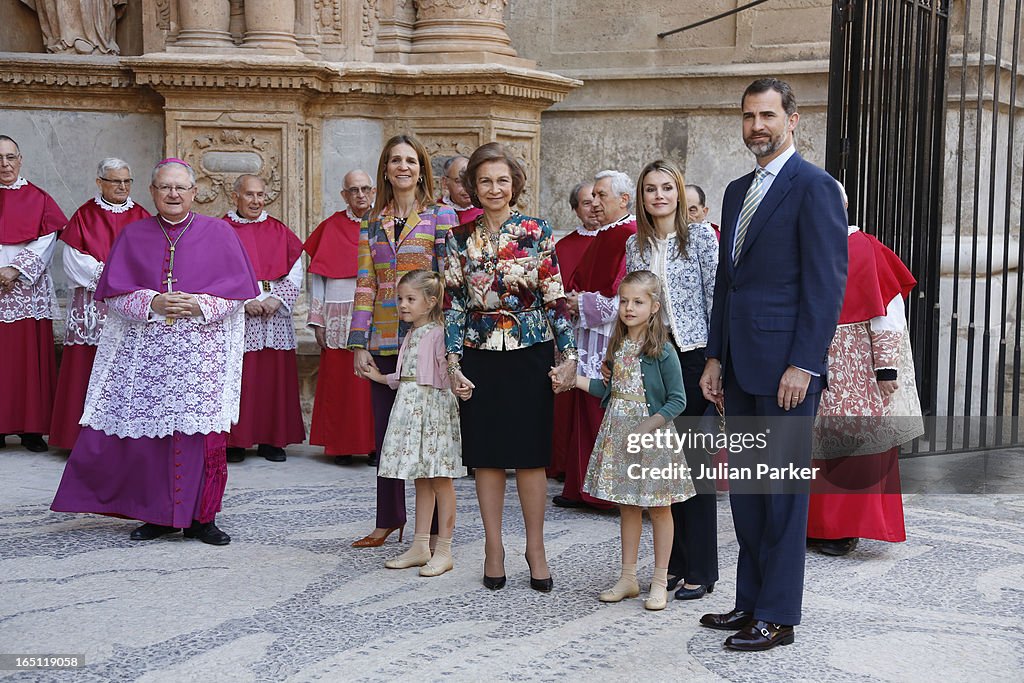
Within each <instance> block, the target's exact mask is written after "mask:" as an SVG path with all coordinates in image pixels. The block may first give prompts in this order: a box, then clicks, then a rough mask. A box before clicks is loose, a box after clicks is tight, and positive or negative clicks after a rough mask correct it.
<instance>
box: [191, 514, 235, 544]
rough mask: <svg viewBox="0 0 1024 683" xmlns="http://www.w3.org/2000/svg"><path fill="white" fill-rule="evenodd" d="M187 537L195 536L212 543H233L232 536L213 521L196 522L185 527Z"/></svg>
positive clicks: (204, 541)
mask: <svg viewBox="0 0 1024 683" xmlns="http://www.w3.org/2000/svg"><path fill="white" fill-rule="evenodd" d="M184 533H185V538H195V539H197V540H200V541H202V542H203V543H208V544H210V545H227V544H228V543H231V537H230V536H228V535H227V534H226V533H224V532H223V531H221V530H220V529H218V528H217V525H216V524H214V523H213V522H196V521H194V520H193V522H192V526H190V527H189V528H187V529H185V531H184Z"/></svg>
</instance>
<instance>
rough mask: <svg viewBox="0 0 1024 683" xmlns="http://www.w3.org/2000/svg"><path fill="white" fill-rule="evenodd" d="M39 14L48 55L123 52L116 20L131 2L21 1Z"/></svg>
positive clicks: (121, 0) (114, 0)
mask: <svg viewBox="0 0 1024 683" xmlns="http://www.w3.org/2000/svg"><path fill="white" fill-rule="evenodd" d="M21 1H22V2H23V3H25V4H26V5H28V6H29V7H31V8H32V9H33V10H34V11H35V12H36V14H38V15H39V28H40V29H41V30H42V32H43V43H44V44H45V45H46V51H47V52H53V53H57V54H65V53H70V54H80V55H91V54H102V55H116V54H120V53H121V48H119V47H118V46H117V41H116V40H115V39H114V33H115V29H116V27H117V20H118V19H120V18H121V16H122V15H123V14H124V12H125V10H126V9H127V6H128V0H21Z"/></svg>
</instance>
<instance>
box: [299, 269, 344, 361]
mask: <svg viewBox="0 0 1024 683" xmlns="http://www.w3.org/2000/svg"><path fill="white" fill-rule="evenodd" d="M355 294H356V279H355V278H354V277H352V278H326V277H324V276H323V275H318V274H316V273H310V274H309V316H308V318H307V322H306V324H307V325H309V326H310V327H322V328H324V334H325V336H326V340H327V348H329V349H344V348H347V347H348V333H349V328H350V327H351V325H352V300H353V299H354V298H355Z"/></svg>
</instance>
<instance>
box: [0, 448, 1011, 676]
mask: <svg viewBox="0 0 1024 683" xmlns="http://www.w3.org/2000/svg"><path fill="white" fill-rule="evenodd" d="M11 441H16V439H13V438H12V439H11ZM289 452H290V457H289V459H288V462H286V463H280V464H274V463H269V462H266V461H264V460H263V459H261V458H256V457H253V455H252V454H250V457H249V459H248V460H247V461H246V462H245V463H242V464H240V465H232V466H231V468H230V472H229V480H228V490H227V493H226V495H225V500H224V512H223V513H221V515H220V516H218V518H217V519H218V524H219V525H220V526H221V527H222V528H224V529H225V530H226V531H228V532H229V533H230V534H231V535H232V538H233V541H232V543H231V545H229V546H227V547H223V548H217V547H212V546H207V545H203V544H202V543H199V542H196V541H189V540H185V539H183V538H182V537H181V535H180V534H179V535H176V536H172V537H167V538H163V539H158V540H155V541H151V542H146V543H133V542H131V541H129V540H128V533H129V531H130V530H131V529H132V528H134V526H135V523H134V522H131V521H127V520H118V519H113V518H107V517H101V516H89V515H69V514H58V513H52V512H50V511H49V509H48V506H49V503H50V500H51V498H52V496H53V492H54V490H55V488H56V486H57V483H58V481H59V479H60V474H61V471H62V469H63V465H64V462H65V459H66V458H65V457H64V456H63V455H60V454H54V453H48V454H42V455H35V454H31V453H28V452H26V451H24V450H22V449H21V448H20V447H15V446H13V445H10V446H8V447H7V448H6V449H5V450H2V451H0V471H2V472H3V473H4V474H3V480H4V482H5V484H4V487H3V491H4V496H3V500H2V501H0V653H33V654H44V653H52V654H56V653H61V654H84V656H85V661H86V662H87V666H86V667H85V668H84V669H80V670H76V671H74V672H54V671H34V672H12V671H0V680H5V681H6V680H12V681H14V680H16V681H63V680H67V681H76V682H78V681H109V680H117V681H127V680H137V681H147V682H148V681H190V680H207V681H217V682H218V683H219V682H227V681H341V680H381V681H384V680H411V679H417V680H438V679H447V680H482V679H490V680H499V681H517V680H579V679H583V678H586V679H589V680H591V681H605V680H607V681H631V680H643V681H661V680H688V681H720V680H735V681H748V680H749V681H755V680H756V681H769V680H770V681H775V680H803V681H826V680H828V681H916V680H921V681H924V680H934V679H935V677H936V676H937V675H941V676H942V677H943V678H946V679H949V680H960V679H964V678H967V677H968V676H970V678H971V679H974V680H986V679H988V680H1014V679H1015V680H1022V679H1024V627H1022V625H1021V624H1022V622H1021V619H1020V615H1021V614H1024V587H1022V584H1024V582H1022V578H1024V496H1020V495H1005V494H1004V495H988V496H976V495H944V496H938V495H917V496H913V497H908V500H907V511H906V514H907V528H908V535H909V541H908V542H907V543H904V544H895V545H892V544H885V543H880V542H872V541H862V542H861V545H860V546H859V548H858V549H857V550H856V551H855V552H854V553H853V554H852V555H850V556H848V557H845V558H829V557H825V556H822V555H818V554H815V553H811V554H809V555H808V562H807V579H806V586H807V591H806V596H805V604H804V624H803V625H801V626H800V627H799V628H798V629H797V640H796V644H795V645H792V646H789V647H781V648H776V649H775V650H773V651H771V652H767V653H752V654H745V653H735V652H729V651H725V650H723V649H722V641H723V640H724V638H725V637H726V636H727V635H728V634H727V633H723V632H718V631H711V630H708V629H705V628H701V627H700V626H698V623H697V619H698V617H699V615H700V614H701V613H703V612H707V611H722V612H724V611H727V610H729V609H731V608H732V606H733V596H734V592H733V584H734V580H735V569H736V552H737V550H736V541H735V538H734V536H733V531H732V522H731V519H730V515H729V506H728V500H727V498H725V497H721V498H720V499H719V546H720V561H721V567H722V577H721V581H720V583H719V584H718V587H717V589H716V590H715V592H714V593H713V594H712V595H709V596H708V597H707V598H705V599H703V600H699V601H695V602H680V601H672V602H671V603H670V605H669V608H668V609H667V610H665V611H664V612H660V613H650V612H645V610H644V609H643V604H642V597H643V596H641V599H634V600H626V601H624V602H622V603H619V604H615V605H603V604H601V603H599V602H598V601H597V593H598V592H599V591H600V590H601V589H603V588H606V587H607V586H609V585H611V583H613V582H614V581H615V579H616V577H617V571H618V553H619V541H618V518H617V517H616V516H615V515H614V514H601V513H592V512H581V511H576V510H562V509H559V508H551V509H549V510H548V517H547V527H546V538H547V548H548V557H549V561H550V564H551V569H552V574H553V576H554V579H555V590H554V592H552V593H550V594H541V593H537V592H535V591H532V590H530V589H529V587H528V580H529V573H528V570H527V567H526V563H525V560H524V559H523V551H524V547H525V540H524V535H523V525H522V518H521V516H520V515H519V511H518V505H517V501H516V499H515V493H514V491H515V488H514V481H513V479H511V478H510V480H509V495H508V497H507V499H506V503H507V509H506V515H505V530H506V536H505V548H506V552H507V560H506V572H507V574H508V585H507V586H506V587H505V588H504V589H503V590H500V591H496V592H491V591H489V590H487V589H485V588H483V586H482V585H481V584H480V575H481V572H482V566H483V528H482V526H481V524H480V517H479V512H478V510H477V507H476V498H475V496H474V493H473V481H472V480H471V479H464V480H461V481H459V482H458V483H457V491H458V495H459V506H458V514H459V519H458V522H457V525H456V536H455V544H454V554H455V570H454V571H452V572H450V573H448V574H446V575H444V576H442V577H438V578H430V579H427V578H421V577H419V576H418V575H417V573H416V570H415V569H411V570H403V571H396V570H388V569H385V568H384V566H383V562H384V559H386V558H387V557H390V556H392V555H394V554H397V552H399V551H400V549H403V548H404V547H407V545H408V543H409V542H410V540H411V532H412V529H411V527H410V528H409V529H407V531H408V534H409V535H408V536H407V538H406V540H405V542H404V543H403V544H402V545H399V544H398V543H397V541H396V539H397V534H396V535H395V536H393V537H392V540H390V541H389V542H388V543H387V544H386V545H385V546H384V547H382V548H379V549H363V550H357V549H354V548H351V547H349V543H350V542H351V541H352V540H353V539H355V538H359V537H361V536H362V535H363V534H365V533H366V532H367V531H369V529H370V527H371V526H372V518H373V514H372V510H373V507H374V495H375V483H374V478H373V476H372V475H373V470H372V469H371V468H368V467H365V466H363V465H362V464H356V465H353V466H351V467H347V468H346V467H337V466H335V465H333V463H332V462H331V461H330V460H329V459H327V458H324V457H323V456H320V455H318V452H319V450H318V449H312V448H309V447H300V448H293V449H291V450H290V451H289ZM550 489H551V493H552V495H554V493H557V491H556V489H560V485H555V484H554V482H552V485H551V487H550ZM408 498H409V500H408V503H409V509H410V512H411V510H412V487H411V486H409V487H408ZM410 521H411V520H410ZM646 524H647V523H646V522H645V530H644V539H643V542H642V545H641V563H640V569H639V576H640V577H641V584H642V585H643V587H644V588H646V585H645V584H646V583H647V582H649V581H650V575H651V567H652V560H653V551H652V548H651V538H650V528H649V526H647V525H646Z"/></svg>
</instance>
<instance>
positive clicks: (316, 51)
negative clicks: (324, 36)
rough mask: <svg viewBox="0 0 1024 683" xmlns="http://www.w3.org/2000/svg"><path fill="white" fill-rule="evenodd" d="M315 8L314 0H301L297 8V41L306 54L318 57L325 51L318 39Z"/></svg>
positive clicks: (314, 57)
mask: <svg viewBox="0 0 1024 683" xmlns="http://www.w3.org/2000/svg"><path fill="white" fill-rule="evenodd" d="M314 9H315V8H314V7H313V0H299V2H298V5H297V6H296V8H295V42H296V44H297V45H298V46H299V49H300V50H302V52H303V53H304V54H305V55H307V56H308V57H311V58H313V59H318V58H320V57H321V56H323V52H321V50H320V42H319V41H318V40H317V35H316V21H315V19H314V18H313V12H314Z"/></svg>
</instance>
